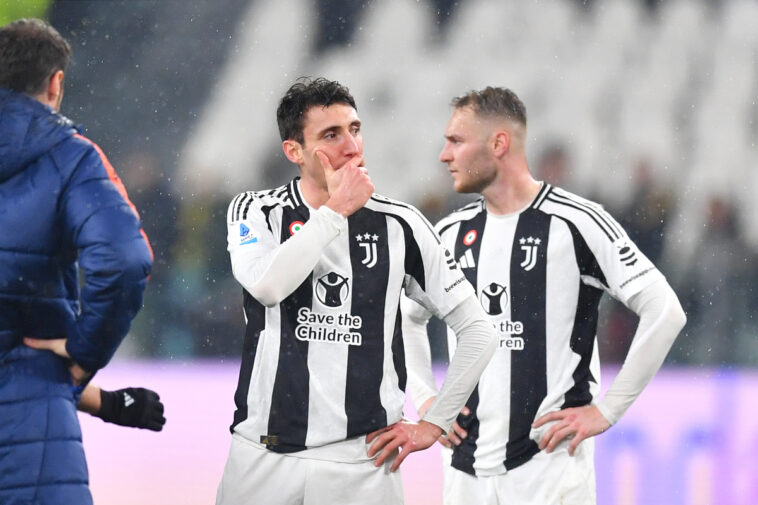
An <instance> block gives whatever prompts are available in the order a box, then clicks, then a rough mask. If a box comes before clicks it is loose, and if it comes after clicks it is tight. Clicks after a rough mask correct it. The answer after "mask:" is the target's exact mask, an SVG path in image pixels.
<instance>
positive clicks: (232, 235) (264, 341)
mask: <svg viewBox="0 0 758 505" xmlns="http://www.w3.org/2000/svg"><path fill="white" fill-rule="evenodd" d="M314 212H315V211H314V210H313V209H312V208H310V207H309V206H308V204H307V203H306V202H305V201H304V199H303V196H302V193H301V192H300V184H299V178H296V179H294V180H293V181H291V182H290V183H289V184H287V185H285V186H282V187H280V188H277V189H274V190H270V191H261V192H247V193H241V194H240V195H237V196H236V197H235V198H234V199H233V200H232V202H231V205H230V207H229V212H228V216H227V222H228V243H229V251H230V254H231V255H232V259H233V261H234V260H235V255H242V256H237V257H236V258H237V259H239V258H240V257H244V261H249V262H255V261H256V258H260V257H262V256H263V255H265V254H268V253H270V252H271V251H272V250H275V249H276V248H277V247H279V246H280V244H283V243H284V242H285V241H286V240H287V239H289V238H290V237H291V236H292V235H294V234H296V233H298V231H299V230H300V229H301V228H302V227H303V226H304V225H305V224H306V223H307V222H308V220H309V216H310V215H312V214H311V213H314ZM238 280H239V281H240V283H242V284H243V285H244V282H242V280H240V279H238ZM403 290H404V291H405V292H406V293H407V294H408V296H410V297H411V298H413V299H414V300H416V301H417V302H418V303H420V304H422V305H423V306H425V307H427V309H428V310H430V311H431V312H433V313H435V314H437V315H439V316H440V317H442V316H444V315H446V314H448V313H449V312H450V311H451V310H452V309H453V308H455V307H456V306H457V305H458V304H459V303H461V301H463V300H464V299H465V298H466V297H470V296H473V291H472V289H471V286H470V285H469V284H468V283H467V282H466V281H465V278H464V276H463V273H462V272H461V270H460V268H459V267H458V266H457V264H456V262H455V260H454V259H453V257H452V254H451V253H450V252H449V251H447V250H446V249H445V247H444V246H443V245H442V242H441V240H440V238H439V236H438V235H437V233H436V232H435V231H434V229H433V227H432V226H431V225H430V224H429V222H428V221H427V220H426V219H425V218H424V217H423V216H422V215H421V214H420V212H419V211H418V210H416V209H415V208H413V207H411V206H409V205H406V204H404V203H400V202H397V201H394V200H391V199H388V198H385V197H381V196H378V195H374V196H372V197H371V198H370V199H369V201H368V203H367V204H366V205H365V206H364V207H363V208H362V209H360V210H359V211H357V212H356V213H354V214H353V215H351V216H350V217H349V218H348V219H347V233H342V234H340V235H338V236H337V237H336V238H335V239H334V240H332V241H331V242H329V244H328V245H327V246H326V248H325V250H324V252H323V254H322V255H321V256H320V258H319V260H318V263H317V264H316V267H315V268H314V269H313V270H312V271H311V272H310V274H309V275H308V276H307V278H306V279H305V280H304V281H303V282H302V283H301V284H300V285H299V287H297V289H295V291H294V292H292V293H291V294H289V296H287V297H286V298H285V299H284V300H283V301H282V302H281V303H279V304H278V305H275V306H273V307H265V306H264V305H262V304H261V303H260V302H259V301H258V300H256V299H255V298H254V297H253V296H252V295H251V294H250V293H249V292H248V291H246V290H244V289H243V296H244V311H245V316H246V321H247V329H246V333H245V340H244V348H243V354H242V365H241V370H240V376H239V383H238V386H237V391H236V394H235V403H236V407H237V410H236V412H235V415H234V422H233V424H232V430H233V432H236V433H237V434H239V435H241V436H242V437H244V438H246V439H248V440H252V441H254V442H257V443H261V444H264V445H266V447H267V448H269V449H270V450H273V451H276V452H282V453H286V452H295V451H300V450H303V449H306V448H312V447H320V446H324V445H326V444H331V443H334V442H339V441H342V440H346V439H348V438H351V437H355V436H357V435H363V434H367V433H369V432H371V431H374V430H376V429H378V428H382V427H384V426H387V425H388V424H391V423H394V422H396V421H398V420H400V418H401V416H402V409H403V404H404V402H405V393H404V391H405V385H406V384H405V383H406V370H405V357H404V352H403V343H402V331H401V324H400V321H401V318H400V311H399V300H400V295H401V292H402V291H403Z"/></svg>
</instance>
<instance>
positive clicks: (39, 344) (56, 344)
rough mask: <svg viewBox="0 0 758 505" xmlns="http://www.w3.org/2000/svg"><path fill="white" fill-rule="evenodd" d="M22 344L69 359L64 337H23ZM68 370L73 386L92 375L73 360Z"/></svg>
mask: <svg viewBox="0 0 758 505" xmlns="http://www.w3.org/2000/svg"><path fill="white" fill-rule="evenodd" d="M24 345H26V346H29V347H31V348H33V349H40V350H43V351H51V352H53V353H55V354H57V355H58V356H60V357H61V358H65V359H67V360H71V356H70V355H69V354H68V351H67V350H66V339H65V338H52V339H46V338H29V337H25V338H24ZM68 371H69V373H70V374H71V379H72V381H73V383H74V386H79V385H80V384H82V383H83V382H84V381H85V379H88V378H89V377H90V375H92V374H91V373H90V372H87V371H86V370H84V369H83V368H82V367H81V366H79V365H78V364H77V363H76V362H75V361H73V360H72V361H71V362H70V364H69V365H68Z"/></svg>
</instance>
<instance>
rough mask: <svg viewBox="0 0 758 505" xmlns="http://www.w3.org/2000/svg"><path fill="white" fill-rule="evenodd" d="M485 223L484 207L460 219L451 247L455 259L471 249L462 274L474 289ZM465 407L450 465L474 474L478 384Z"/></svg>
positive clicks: (459, 418) (477, 423) (458, 420)
mask: <svg viewBox="0 0 758 505" xmlns="http://www.w3.org/2000/svg"><path fill="white" fill-rule="evenodd" d="M486 223H487V212H486V211H485V210H484V209H482V212H480V213H478V214H477V215H476V216H474V217H473V218H472V219H470V220H468V221H462V222H461V224H460V227H459V228H458V235H457V236H456V238H455V247H454V249H453V255H454V256H455V259H456V260H457V259H458V258H460V257H461V256H463V255H464V254H465V253H466V250H467V249H471V254H472V255H473V257H474V263H475V266H474V267H473V268H464V269H463V274H464V275H465V276H466V279H467V280H468V281H469V282H470V283H471V285H472V286H474V291H478V290H477V282H476V275H477V271H478V269H479V252H480V251H481V246H482V236H483V235H484V225H485V224H486ZM472 230H473V231H474V232H475V233H476V240H474V242H472V243H471V244H470V245H466V244H465V243H464V242H463V241H464V239H465V237H466V235H468V234H469V232H471V231H472ZM466 407H468V408H469V410H470V414H469V415H467V416H464V415H463V414H459V415H458V418H457V419H456V421H457V422H458V424H459V425H460V426H461V427H462V428H463V429H465V430H466V431H467V432H468V436H467V437H466V438H465V439H463V441H462V442H461V445H457V446H454V447H453V457H452V461H451V466H452V467H453V468H457V469H458V470H460V471H462V472H466V473H468V474H471V475H475V472H474V452H475V451H476V442H477V440H478V439H479V418H478V417H477V415H476V409H477V408H478V407H479V385H477V386H476V388H475V389H474V392H473V393H471V396H470V397H469V399H468V401H467V402H466Z"/></svg>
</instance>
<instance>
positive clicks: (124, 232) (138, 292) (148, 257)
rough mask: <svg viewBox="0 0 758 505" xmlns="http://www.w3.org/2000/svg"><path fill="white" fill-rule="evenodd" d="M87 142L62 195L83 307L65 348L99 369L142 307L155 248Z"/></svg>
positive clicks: (114, 177) (62, 213)
mask: <svg viewBox="0 0 758 505" xmlns="http://www.w3.org/2000/svg"><path fill="white" fill-rule="evenodd" d="M77 137H78V139H79V140H78V141H81V142H84V143H86V144H87V149H86V150H85V153H84V155H83V157H82V158H81V159H80V160H79V162H78V164H77V166H76V168H75V169H74V171H73V172H72V175H71V178H70V179H69V180H68V182H67V184H66V186H65V190H64V191H63V194H62V195H61V203H60V218H61V222H62V228H63V232H64V235H65V236H66V237H68V240H71V243H72V244H73V245H74V246H75V248H76V249H77V250H78V251H79V255H78V264H79V269H80V272H81V273H82V275H83V284H82V286H81V290H80V294H79V302H80V311H79V314H78V315H77V317H76V319H75V320H74V321H72V322H71V323H70V324H69V326H68V327H67V328H66V337H67V340H66V350H67V352H68V353H69V355H70V356H71V357H72V358H73V359H74V360H75V361H76V362H77V363H78V364H79V365H81V366H82V367H84V368H85V369H86V370H88V371H91V372H94V371H96V370H99V369H100V368H102V367H104V366H105V365H106V364H107V363H108V362H109V361H110V359H111V357H112V356H113V354H114V353H115V352H116V349H117V348H118V346H119V345H120V344H121V341H122V340H123V339H124V337H125V336H126V334H127V332H128V331H129V327H130V325H131V322H132V319H133V318H134V317H135V316H136V314H137V312H139V310H140V308H141V307H142V295H143V292H144V290H145V286H146V284H147V278H148V276H149V274H150V271H151V268H152V263H153V259H152V250H151V249H150V244H149V242H148V241H147V236H146V235H145V232H144V230H143V229H142V225H141V223H140V220H139V215H138V214H137V211H136V209H135V208H134V206H133V205H132V203H131V202H130V201H129V198H128V196H127V194H126V190H125V189H124V186H123V184H122V183H121V180H120V179H119V178H118V176H117V175H116V172H115V171H114V170H113V167H112V166H111V164H110V162H109V161H108V158H107V157H106V156H105V154H103V152H102V150H100V148H99V147H98V146H97V145H96V144H94V143H93V142H92V141H90V140H89V139H86V138H84V137H82V136H80V135H78V136H77Z"/></svg>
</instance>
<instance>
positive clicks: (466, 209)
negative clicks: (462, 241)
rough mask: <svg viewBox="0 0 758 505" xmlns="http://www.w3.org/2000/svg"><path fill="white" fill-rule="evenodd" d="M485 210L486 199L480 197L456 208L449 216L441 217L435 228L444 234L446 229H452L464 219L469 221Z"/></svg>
mask: <svg viewBox="0 0 758 505" xmlns="http://www.w3.org/2000/svg"><path fill="white" fill-rule="evenodd" d="M484 211H485V210H484V199H483V198H478V199H477V200H476V201H473V202H471V203H469V204H468V205H465V206H463V207H461V208H459V209H456V210H454V211H453V212H451V213H450V214H448V215H447V216H445V217H443V218H442V219H440V220H439V222H438V223H437V224H436V225H435V226H434V228H435V229H436V230H437V233H439V234H440V235H442V234H443V233H444V232H445V231H446V230H448V229H450V228H451V227H453V226H455V225H456V224H458V223H461V222H463V221H469V220H470V219H473V218H474V217H475V216H477V215H478V214H480V213H482V212H484Z"/></svg>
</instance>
